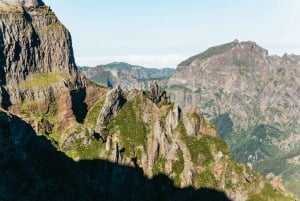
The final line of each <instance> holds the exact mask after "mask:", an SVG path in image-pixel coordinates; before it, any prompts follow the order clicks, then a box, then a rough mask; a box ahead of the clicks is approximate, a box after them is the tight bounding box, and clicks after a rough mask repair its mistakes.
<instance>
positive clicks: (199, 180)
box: [194, 167, 219, 188]
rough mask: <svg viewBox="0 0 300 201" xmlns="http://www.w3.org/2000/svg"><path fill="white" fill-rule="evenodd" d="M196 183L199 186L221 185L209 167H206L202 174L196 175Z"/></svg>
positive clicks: (212, 186)
mask: <svg viewBox="0 0 300 201" xmlns="http://www.w3.org/2000/svg"><path fill="white" fill-rule="evenodd" d="M194 183H195V185H196V186H197V187H210V188H217V187H218V185H219V182H218V180H217V179H216V178H215V176H214V175H213V173H212V170H210V169H209V167H206V168H205V170H204V171H202V172H201V173H200V174H196V175H195V178H194Z"/></svg>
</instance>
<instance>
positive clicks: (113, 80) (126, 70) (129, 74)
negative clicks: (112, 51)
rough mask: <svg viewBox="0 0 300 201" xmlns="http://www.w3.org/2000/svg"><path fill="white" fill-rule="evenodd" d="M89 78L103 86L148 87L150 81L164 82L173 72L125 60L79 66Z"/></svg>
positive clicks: (170, 69)
mask: <svg viewBox="0 0 300 201" xmlns="http://www.w3.org/2000/svg"><path fill="white" fill-rule="evenodd" d="M80 70H82V72H83V73H84V74H85V75H86V76H87V78H89V79H90V80H92V81H94V82H96V83H98V84H101V85H103V86H108V87H115V86H117V85H120V86H121V88H122V89H127V90H128V89H148V88H149V84H150V83H151V82H154V81H156V82H160V83H161V84H162V85H165V84H166V81H167V79H168V78H169V77H170V76H171V75H172V74H173V73H174V72H175V69H173V68H161V69H157V68H145V67H142V66H137V65H131V64H128V63H125V62H114V63H110V64H107V65H99V66H96V67H90V68H88V67H83V68H80Z"/></svg>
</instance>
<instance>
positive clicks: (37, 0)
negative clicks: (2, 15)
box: [0, 0, 44, 7]
mask: <svg viewBox="0 0 300 201" xmlns="http://www.w3.org/2000/svg"><path fill="white" fill-rule="evenodd" d="M3 5H9V6H23V7H38V6H42V5H44V3H43V1H41V0H0V6H3Z"/></svg>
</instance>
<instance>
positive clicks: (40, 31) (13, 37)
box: [0, 0, 85, 108]
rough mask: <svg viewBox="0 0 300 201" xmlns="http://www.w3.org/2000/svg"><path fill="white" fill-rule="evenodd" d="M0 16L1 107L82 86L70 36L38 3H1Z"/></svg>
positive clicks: (47, 9) (51, 14)
mask: <svg viewBox="0 0 300 201" xmlns="http://www.w3.org/2000/svg"><path fill="white" fill-rule="evenodd" d="M24 2H25V1H24ZM30 2H31V3H30ZM0 16H1V18H0V55H1V56H0V69H1V71H0V87H1V90H0V94H1V96H0V97H1V98H0V103H1V105H2V107H5V108H8V107H9V106H10V105H12V104H16V103H21V102H24V101H25V100H33V99H34V100H38V99H44V100H45V99H47V94H49V91H52V92H53V93H54V94H59V92H60V91H61V88H65V89H77V88H80V87H83V86H84V84H85V83H84V82H85V81H84V80H82V77H81V76H80V75H79V72H78V71H77V68H76V65H75V61H74V56H73V49H72V43H71V36H70V33H69V32H68V30H67V29H66V28H65V27H64V26H63V25H62V24H61V23H60V22H59V21H58V19H57V18H56V16H55V14H54V13H53V12H52V11H51V9H50V8H49V7H47V6H44V4H43V3H41V2H40V1H26V3H25V4H22V1H13V0H11V1H3V0H2V1H1V4H0ZM40 78H43V79H40Z"/></svg>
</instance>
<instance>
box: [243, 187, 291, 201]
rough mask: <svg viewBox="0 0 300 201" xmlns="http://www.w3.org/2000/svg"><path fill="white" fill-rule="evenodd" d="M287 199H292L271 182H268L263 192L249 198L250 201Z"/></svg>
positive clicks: (279, 200)
mask: <svg viewBox="0 0 300 201" xmlns="http://www.w3.org/2000/svg"><path fill="white" fill-rule="evenodd" d="M266 200H272V201H273V200H274V201H286V200H291V199H290V198H289V197H286V196H284V195H283V194H282V193H281V192H280V191H277V190H275V189H274V188H273V187H272V186H271V185H270V184H268V183H266V184H265V186H264V188H263V190H262V192H261V193H259V194H255V195H252V196H250V197H249V198H248V201H266Z"/></svg>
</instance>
